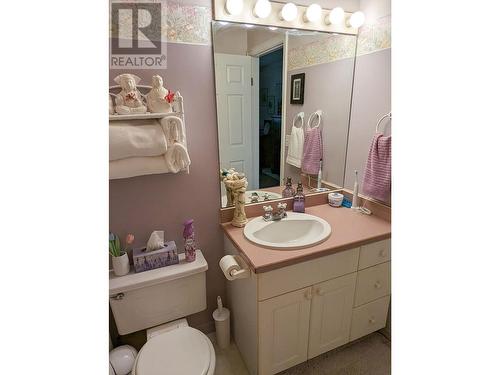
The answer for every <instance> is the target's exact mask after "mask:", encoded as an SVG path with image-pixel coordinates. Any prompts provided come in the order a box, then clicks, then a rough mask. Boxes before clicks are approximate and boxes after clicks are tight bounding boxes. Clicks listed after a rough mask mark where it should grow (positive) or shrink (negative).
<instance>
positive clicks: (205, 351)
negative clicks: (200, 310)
mask: <svg viewBox="0 0 500 375" xmlns="http://www.w3.org/2000/svg"><path fill="white" fill-rule="evenodd" d="M209 345H210V344H209V342H208V339H207V337H206V336H205V335H204V334H203V333H201V332H200V331H198V330H197V329H194V328H191V327H180V328H177V329H174V330H172V331H168V332H165V333H161V334H159V335H156V336H153V337H152V338H151V339H150V340H148V342H147V343H146V344H145V345H144V346H143V347H142V349H141V351H140V352H139V355H138V356H137V363H136V366H135V373H136V374H137V375H178V374H179V375H180V374H190V375H206V374H207V372H208V369H209V367H210V348H209Z"/></svg>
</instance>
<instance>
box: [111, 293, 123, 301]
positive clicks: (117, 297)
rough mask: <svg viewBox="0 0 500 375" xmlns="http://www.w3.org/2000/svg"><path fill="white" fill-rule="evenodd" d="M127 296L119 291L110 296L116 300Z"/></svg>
mask: <svg viewBox="0 0 500 375" xmlns="http://www.w3.org/2000/svg"><path fill="white" fill-rule="evenodd" d="M124 297H125V294H124V293H118V294H117V295H115V296H111V297H109V298H111V299H114V300H115V301H121V300H122V299H123V298H124Z"/></svg>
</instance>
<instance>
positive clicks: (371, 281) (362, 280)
mask: <svg viewBox="0 0 500 375" xmlns="http://www.w3.org/2000/svg"><path fill="white" fill-rule="evenodd" d="M388 294H391V262H386V263H382V264H379V265H377V266H374V267H370V268H367V269H364V270H362V271H358V281H357V283H356V296H355V297H354V306H360V305H363V304H365V303H367V302H370V301H373V300H376V299H377V298H380V297H384V296H387V295H388Z"/></svg>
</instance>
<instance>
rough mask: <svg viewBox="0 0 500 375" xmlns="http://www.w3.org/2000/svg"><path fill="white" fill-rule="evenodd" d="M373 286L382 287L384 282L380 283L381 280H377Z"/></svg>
mask: <svg viewBox="0 0 500 375" xmlns="http://www.w3.org/2000/svg"><path fill="white" fill-rule="evenodd" d="M373 286H374V287H375V289H380V288H381V287H382V284H380V281H377V282H376V283H375V285H373Z"/></svg>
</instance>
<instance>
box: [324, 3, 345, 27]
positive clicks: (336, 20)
mask: <svg viewBox="0 0 500 375" xmlns="http://www.w3.org/2000/svg"><path fill="white" fill-rule="evenodd" d="M344 16H345V12H344V9H342V8H341V7H336V8H333V9H332V11H331V12H330V13H328V16H326V19H325V22H326V24H327V25H339V24H341V23H342V22H343V21H344Z"/></svg>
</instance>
